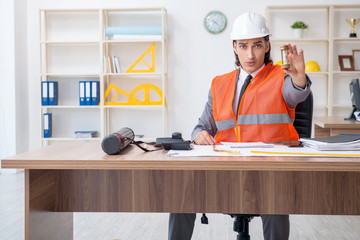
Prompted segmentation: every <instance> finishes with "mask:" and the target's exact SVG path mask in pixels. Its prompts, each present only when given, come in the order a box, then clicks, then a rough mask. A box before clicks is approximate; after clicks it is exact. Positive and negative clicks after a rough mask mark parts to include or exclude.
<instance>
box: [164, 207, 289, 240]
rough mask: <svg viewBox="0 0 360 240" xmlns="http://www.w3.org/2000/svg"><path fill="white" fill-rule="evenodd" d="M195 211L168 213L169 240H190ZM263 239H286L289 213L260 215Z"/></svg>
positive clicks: (287, 236)
mask: <svg viewBox="0 0 360 240" xmlns="http://www.w3.org/2000/svg"><path fill="white" fill-rule="evenodd" d="M195 218H196V214H195V213H170V217H169V240H190V239H191V236H192V234H193V230H194V225H195ZM261 220H262V222H263V232H264V239H265V240H287V239H289V234H290V221H289V215H261Z"/></svg>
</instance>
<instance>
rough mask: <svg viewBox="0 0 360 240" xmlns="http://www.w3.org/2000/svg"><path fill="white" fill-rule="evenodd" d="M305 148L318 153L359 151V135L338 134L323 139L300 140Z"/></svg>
mask: <svg viewBox="0 0 360 240" xmlns="http://www.w3.org/2000/svg"><path fill="white" fill-rule="evenodd" d="M299 141H300V142H302V144H303V145H304V146H305V147H311V148H315V149H317V150H320V151H332V150H333V151H360V134H338V135H335V136H331V137H325V138H300V140H299Z"/></svg>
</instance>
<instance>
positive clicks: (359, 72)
mask: <svg viewBox="0 0 360 240" xmlns="http://www.w3.org/2000/svg"><path fill="white" fill-rule="evenodd" d="M333 73H334V74H342V75H359V74H360V71H334V72H333Z"/></svg>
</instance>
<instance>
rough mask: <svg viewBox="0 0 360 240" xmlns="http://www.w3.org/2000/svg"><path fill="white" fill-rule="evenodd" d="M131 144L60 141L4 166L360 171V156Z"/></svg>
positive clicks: (19, 156)
mask: <svg viewBox="0 0 360 240" xmlns="http://www.w3.org/2000/svg"><path fill="white" fill-rule="evenodd" d="M165 153H166V151H164V150H160V151H154V152H148V153H146V152H143V151H142V150H141V149H139V148H137V147H136V146H129V147H127V149H125V151H123V152H122V153H121V154H119V155H107V154H105V153H104V152H103V150H102V148H101V145H100V143H99V142H78V143H56V144H53V145H50V146H47V147H45V148H41V149H36V150H32V151H29V152H25V153H21V154H18V155H15V156H13V157H8V158H5V159H2V161H1V165H2V167H3V168H24V169H114V170H256V171H259V170H260V171H360V158H343V157H279V156H276V157H227V156H225V157H169V156H167V155H166V154H165Z"/></svg>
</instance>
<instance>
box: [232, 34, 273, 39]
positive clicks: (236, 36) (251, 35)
mask: <svg viewBox="0 0 360 240" xmlns="http://www.w3.org/2000/svg"><path fill="white" fill-rule="evenodd" d="M266 36H269V37H271V34H270V33H266V34H246V35H236V34H231V36H230V38H231V40H244V39H254V38H261V37H266Z"/></svg>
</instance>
